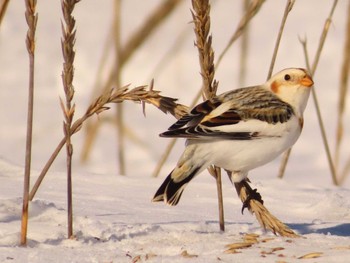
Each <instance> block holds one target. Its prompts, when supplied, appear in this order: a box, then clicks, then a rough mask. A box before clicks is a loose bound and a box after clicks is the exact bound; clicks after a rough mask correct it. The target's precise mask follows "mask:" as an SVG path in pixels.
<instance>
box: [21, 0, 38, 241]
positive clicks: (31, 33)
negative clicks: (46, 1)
mask: <svg viewBox="0 0 350 263" xmlns="http://www.w3.org/2000/svg"><path fill="white" fill-rule="evenodd" d="M25 4H26V12H25V17H26V21H27V24H28V31H27V36H26V46H27V51H28V54H29V93H28V110H27V137H26V151H25V167H24V189H23V208H22V222H21V240H20V243H21V245H26V244H27V232H28V217H29V216H28V208H29V190H30V168H31V156H32V138H33V136H32V134H33V107H34V66H35V56H34V53H35V32H36V25H37V22H38V14H37V13H36V0H26V1H25Z"/></svg>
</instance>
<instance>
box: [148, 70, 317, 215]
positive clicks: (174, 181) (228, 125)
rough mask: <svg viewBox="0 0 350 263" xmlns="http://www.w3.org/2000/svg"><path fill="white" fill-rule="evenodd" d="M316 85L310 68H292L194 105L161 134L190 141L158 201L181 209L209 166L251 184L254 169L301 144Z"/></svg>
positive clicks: (237, 181) (233, 178)
mask: <svg viewBox="0 0 350 263" xmlns="http://www.w3.org/2000/svg"><path fill="white" fill-rule="evenodd" d="M313 84H314V83H313V80H312V78H311V77H310V75H309V74H308V73H307V71H306V70H305V69H300V68H289V69H284V70H282V71H280V72H279V73H277V74H276V75H274V76H273V77H272V78H271V79H269V80H268V81H267V82H266V83H265V84H263V85H260V86H253V87H247V88H240V89H236V90H233V91H229V92H226V93H223V94H221V95H218V96H217V97H214V98H212V99H209V100H207V101H205V102H203V103H200V104H198V105H197V106H195V107H194V108H193V109H192V111H191V112H190V113H188V114H187V115H185V116H183V117H182V118H180V119H179V120H178V121H177V122H176V123H175V124H173V125H172V126H170V128H169V129H168V131H166V132H164V133H162V134H160V136H161V137H181V138H186V139H187V141H186V148H185V151H184V152H183V154H182V156H181V157H180V159H179V161H178V163H177V165H176V167H175V168H174V170H173V171H172V172H171V173H170V174H169V175H168V177H167V178H166V179H165V181H164V182H163V184H162V185H161V186H160V188H159V189H158V191H157V192H156V194H155V196H154V198H153V201H155V202H157V201H164V202H165V203H167V204H169V205H176V204H177V203H178V202H179V200H180V197H181V195H182V192H183V190H184V189H185V186H186V185H187V184H188V183H189V182H190V181H191V179H193V177H194V176H196V175H197V174H199V173H200V172H202V171H203V170H204V169H206V168H208V167H209V166H210V165H216V166H218V167H221V168H223V169H225V170H226V171H229V172H230V173H229V174H230V179H231V181H232V182H233V183H239V182H241V181H245V180H247V175H248V172H249V171H250V170H252V169H254V168H256V167H259V166H262V165H264V164H266V163H268V162H270V161H272V160H273V159H275V158H276V157H277V156H278V155H280V154H281V153H282V152H284V151H285V150H287V149H288V148H290V147H291V146H292V145H293V144H294V143H295V142H296V140H297V139H298V137H299V135H300V133H301V130H302V128H303V112H304V109H305V107H306V104H307V100H308V97H309V95H310V90H311V87H312V86H313ZM253 192H254V191H253ZM255 192H256V191H255ZM260 201H261V202H262V200H261V198H260ZM243 208H244V207H243Z"/></svg>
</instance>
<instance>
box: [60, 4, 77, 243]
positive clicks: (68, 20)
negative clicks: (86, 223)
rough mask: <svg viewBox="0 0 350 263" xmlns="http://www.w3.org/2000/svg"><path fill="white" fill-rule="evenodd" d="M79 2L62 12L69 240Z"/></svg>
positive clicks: (63, 6) (69, 234)
mask: <svg viewBox="0 0 350 263" xmlns="http://www.w3.org/2000/svg"><path fill="white" fill-rule="evenodd" d="M78 2H79V0H62V3H61V4H62V12H63V19H64V23H63V22H62V35H63V37H62V40H61V44H62V53H63V59H64V62H63V71H62V83H63V88H64V93H65V103H64V102H63V100H61V107H62V110H63V115H64V123H63V131H64V135H65V138H66V153H67V158H66V165H67V210H68V213H67V217H68V218H67V219H68V238H73V189H72V157H73V145H72V143H71V136H72V132H71V128H72V123H73V117H74V112H75V105H74V104H73V105H72V100H73V97H74V92H75V91H74V86H73V77H74V65H73V63H74V57H75V51H74V44H75V32H76V30H75V19H74V17H73V16H72V13H73V10H74V7H75V4H76V3H78Z"/></svg>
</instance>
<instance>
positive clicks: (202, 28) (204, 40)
mask: <svg viewBox="0 0 350 263" xmlns="http://www.w3.org/2000/svg"><path fill="white" fill-rule="evenodd" d="M192 8H193V12H192V18H193V23H194V32H195V35H196V42H195V45H196V47H197V49H198V55H199V64H200V68H201V75H202V94H203V98H204V99H210V98H212V97H214V96H215V95H216V91H217V88H218V82H217V81H216V80H215V79H214V74H215V66H214V51H213V48H212V45H211V44H212V36H211V35H209V32H210V4H209V0H192ZM208 171H209V173H210V174H211V175H212V176H214V178H215V179H216V185H217V191H218V205H219V224H220V230H221V231H224V230H225V222H224V206H223V197H222V183H221V171H220V168H218V167H215V166H211V167H209V169H208Z"/></svg>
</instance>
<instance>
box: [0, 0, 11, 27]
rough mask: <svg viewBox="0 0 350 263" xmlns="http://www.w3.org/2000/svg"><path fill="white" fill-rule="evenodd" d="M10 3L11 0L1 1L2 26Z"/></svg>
mask: <svg viewBox="0 0 350 263" xmlns="http://www.w3.org/2000/svg"><path fill="white" fill-rule="evenodd" d="M9 2H10V0H1V3H0V25H1V22H2V20H3V18H4V16H5V13H6V10H7V6H8V4H9Z"/></svg>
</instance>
